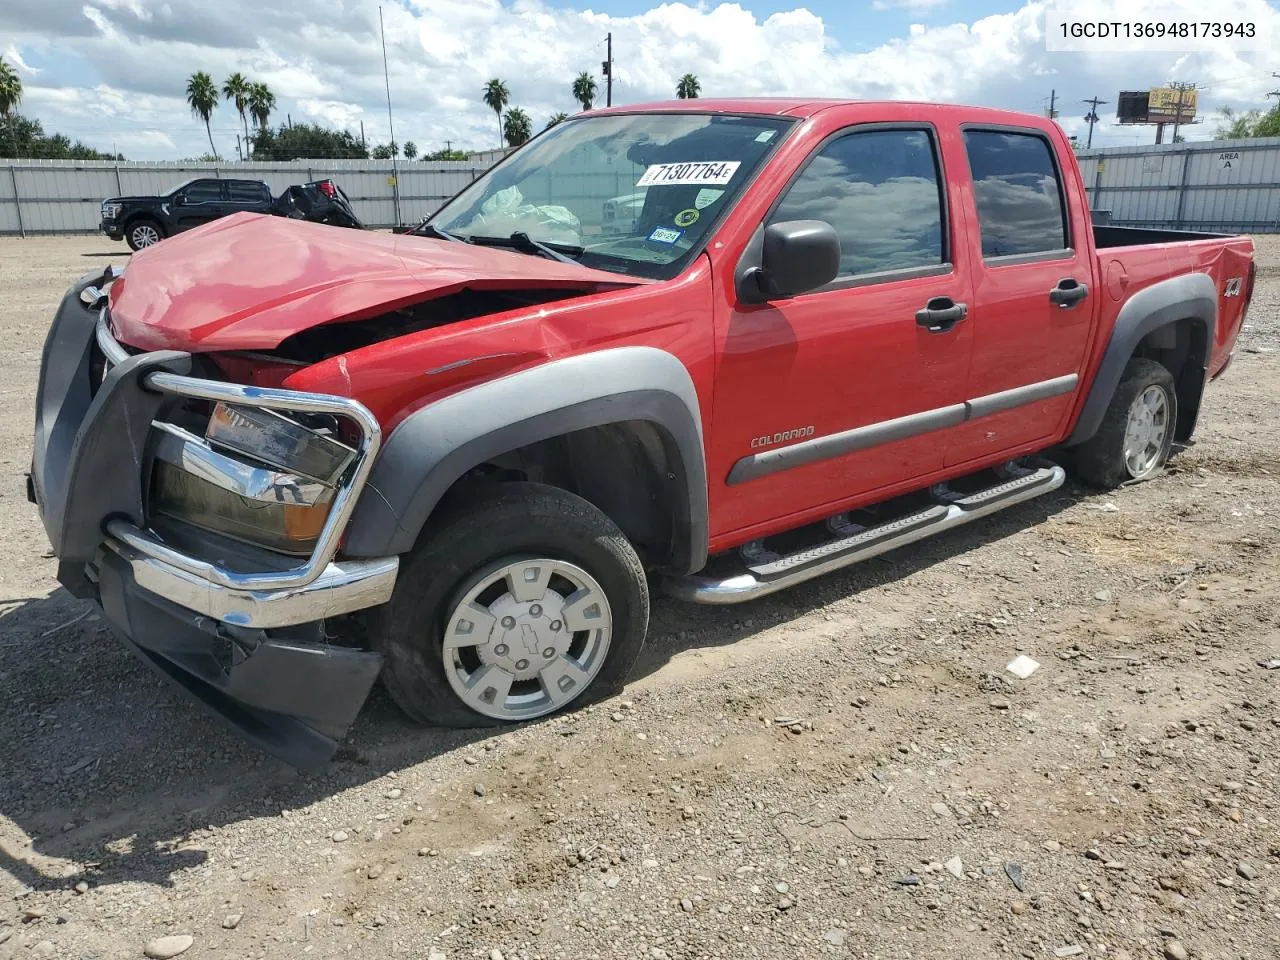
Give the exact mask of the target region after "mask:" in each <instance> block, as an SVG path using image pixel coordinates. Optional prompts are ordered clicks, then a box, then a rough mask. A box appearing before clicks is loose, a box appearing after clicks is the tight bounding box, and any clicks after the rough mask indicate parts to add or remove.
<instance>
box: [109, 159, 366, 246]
mask: <svg viewBox="0 0 1280 960" xmlns="http://www.w3.org/2000/svg"><path fill="white" fill-rule="evenodd" d="M236 213H271V214H275V215H276V216H280V217H288V218H290V219H293V220H308V221H310V222H312V223H324V224H328V225H330V226H335V227H351V228H355V229H364V224H363V223H361V222H360V218H359V217H357V216H356V213H355V210H353V209H352V207H351V201H350V200H349V199H348V197H347V195H346V193H345V192H343V190H342V188H341V187H339V186H338V185H337V184H336V183H334V181H333V180H329V179H325V180H312V181H310V182H308V183H303V184H295V185H294V186H291V187H288V188H287V189H286V190H285V191H284V192H283V193H281V194H280V196H279V197H273V196H272V194H271V188H270V187H269V186H268V185H267V183H266V181H265V180H246V179H237V178H225V177H198V178H196V179H194V180H185V181H183V182H182V183H180V184H178V185H177V186H176V187H174V188H173V189H172V190H170V191H169V192H168V193H165V194H162V195H160V196H154V197H151V196H133V197H111V198H110V199H107V200H104V201H102V219H101V221H100V222H99V223H98V229H99V230H100V231H101V232H102V233H104V234H106V235H107V236H108V237H110V238H111V239H112V240H124V241H125V242H126V243H127V244H128V245H129V249H130V250H141V249H143V248H144V247H150V246H153V245H154V244H157V243H159V242H160V241H161V240H163V239H165V238H166V237H172V236H174V235H176V234H179V233H184V232H186V231H187V230H193V229H195V228H196V227H201V226H204V225H205V224H207V223H213V222H214V221H215V220H221V219H223V218H224V217H229V216H231V215H233V214H236Z"/></svg>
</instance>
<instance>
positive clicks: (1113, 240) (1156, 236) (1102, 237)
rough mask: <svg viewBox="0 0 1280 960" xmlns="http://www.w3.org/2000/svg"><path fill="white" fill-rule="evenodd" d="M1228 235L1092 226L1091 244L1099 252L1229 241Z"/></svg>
mask: <svg viewBox="0 0 1280 960" xmlns="http://www.w3.org/2000/svg"><path fill="white" fill-rule="evenodd" d="M1231 238H1232V234H1229V233H1199V232H1197V231H1194V230H1156V229H1150V228H1147V227H1113V226H1111V225H1109V224H1097V223H1095V224H1094V225H1093V243H1094V246H1095V247H1097V249H1099V250H1107V249H1110V248H1112V247H1140V246H1147V245H1149V244H1153V243H1189V242H1191V241H1193V240H1229V239H1231Z"/></svg>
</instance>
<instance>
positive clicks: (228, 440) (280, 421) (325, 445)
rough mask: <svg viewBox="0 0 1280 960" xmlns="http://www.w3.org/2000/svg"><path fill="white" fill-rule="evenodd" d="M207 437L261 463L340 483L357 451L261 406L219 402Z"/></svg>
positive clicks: (206, 432)
mask: <svg viewBox="0 0 1280 960" xmlns="http://www.w3.org/2000/svg"><path fill="white" fill-rule="evenodd" d="M205 438H206V439H207V440H208V441H209V442H210V443H211V444H213V445H214V446H220V447H224V448H226V449H227V450H232V451H235V452H236V453H240V454H243V455H244V456H247V457H252V458H253V459H254V460H257V461H259V462H260V463H265V464H267V465H268V466H271V467H276V468H278V469H280V470H288V471H289V472H291V473H298V474H301V475H302V476H304V477H310V478H312V479H313V480H319V481H320V482H321V483H323V484H326V485H327V486H330V487H336V486H337V485H338V484H339V483H340V482H341V480H342V475H343V473H345V472H346V469H347V467H349V466H350V465H351V461H352V460H354V459H355V456H356V452H355V451H354V450H353V449H351V447H349V446H347V445H346V444H345V443H341V442H339V441H338V440H336V439H334V438H333V437H332V436H327V435H326V434H324V433H321V432H318V431H317V430H313V429H311V428H310V427H306V426H303V425H302V424H301V423H298V422H296V421H294V420H290V419H288V418H286V417H282V416H280V415H279V414H278V413H272V412H271V411H270V410H264V409H262V408H260V407H240V406H231V405H230V404H226V403H219V404H218V405H217V406H215V407H214V408H213V416H211V417H210V418H209V426H208V428H207V429H206V431H205Z"/></svg>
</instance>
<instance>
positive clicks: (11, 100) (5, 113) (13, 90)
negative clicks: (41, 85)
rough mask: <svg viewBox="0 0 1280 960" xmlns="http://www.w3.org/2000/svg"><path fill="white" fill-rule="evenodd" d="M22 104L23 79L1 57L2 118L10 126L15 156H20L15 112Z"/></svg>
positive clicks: (0, 91) (10, 136)
mask: <svg viewBox="0 0 1280 960" xmlns="http://www.w3.org/2000/svg"><path fill="white" fill-rule="evenodd" d="M21 102H22V78H21V77H20V76H18V72H17V71H16V70H14V69H13V67H11V66H9V65H8V64H7V63H5V62H4V57H0V116H2V117H4V118H5V120H6V121H7V122H8V124H9V139H11V140H12V141H13V155H14V156H15V157H17V155H18V135H17V132H16V131H15V129H14V126H13V111H14V110H15V109H17V106H18V104H19V103H21Z"/></svg>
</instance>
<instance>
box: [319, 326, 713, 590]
mask: <svg viewBox="0 0 1280 960" xmlns="http://www.w3.org/2000/svg"><path fill="white" fill-rule="evenodd" d="M628 420H642V421H647V422H649V423H653V424H655V425H656V426H658V427H660V428H661V429H662V430H663V432H664V434H665V435H666V436H667V437H668V438H670V441H671V443H672V446H673V447H674V450H673V451H671V453H672V454H674V456H673V457H672V463H673V465H674V468H675V469H677V470H678V471H679V472H678V474H677V475H676V476H675V477H674V478H673V481H674V482H676V483H677V484H678V488H679V491H680V493H681V494H682V501H683V502H682V503H681V505H680V508H679V509H681V510H682V511H683V513H684V516H683V517H681V518H679V519H680V520H682V521H683V522H684V524H683V525H684V526H685V531H686V534H687V538H688V540H687V543H688V547H687V549H686V550H685V551H684V553H685V556H683V557H681V558H680V566H682V567H683V566H686V565H687V566H688V569H689V571H690V572H692V571H695V570H698V569H700V568H701V567H702V566H703V564H704V563H705V562H706V556H707V473H706V459H705V455H704V447H703V438H702V416H701V412H700V408H699V404H698V395H697V391H696V390H695V389H694V386H693V380H692V379H691V378H690V376H689V371H688V370H686V369H685V366H684V364H683V363H681V362H680V361H679V360H678V359H677V358H676V357H674V356H673V355H672V354H670V353H667V352H666V351H665V350H659V349H657V348H654V347H639V346H636V347H617V348H613V349H609V350H602V351H599V352H597V353H588V354H581V355H578V356H574V357H567V358H565V359H562V360H553V361H551V362H549V363H546V364H543V365H542V366H539V367H534V368H533V369H530V370H524V371H521V372H519V373H514V374H511V375H509V376H505V377H502V378H500V379H497V380H492V381H490V382H488V383H483V384H479V385H478V386H474V387H470V388H468V389H466V390H463V391H461V392H459V393H455V394H453V395H451V396H448V397H445V398H444V399H443V400H440V401H438V402H436V403H431V404H428V405H427V406H425V407H423V408H422V409H421V410H418V411H416V412H414V413H412V414H410V415H409V416H408V417H406V418H405V420H404V421H403V422H402V423H401V424H400V425H399V426H397V427H396V428H395V430H394V431H393V432H392V434H391V436H390V437H389V438H388V439H387V441H386V443H385V444H384V445H383V448H382V451H381V453H380V454H379V455H378V459H377V461H376V462H375V464H374V467H373V472H372V474H371V475H370V477H369V481H368V483H367V484H366V486H365V490H364V492H363V493H362V494H361V496H360V501H359V503H358V504H357V505H356V509H355V513H354V514H353V515H352V517H351V521H350V524H349V525H348V528H347V529H348V534H347V543H346V546H345V548H344V553H345V554H346V555H348V556H352V557H379V556H387V555H389V554H402V553H406V552H408V551H409V550H411V549H412V548H413V545H414V543H415V542H416V540H417V538H418V534H419V533H420V532H421V530H422V528H423V525H424V524H425V523H426V521H427V518H428V517H429V516H430V515H431V512H432V510H434V509H435V507H436V505H437V504H438V503H439V502H440V499H441V498H442V497H443V496H444V495H445V493H446V491H448V489H449V488H450V487H451V486H452V485H453V484H454V482H456V481H457V480H458V479H459V478H460V477H462V476H463V475H464V474H465V473H466V472H467V471H468V470H471V469H472V468H474V467H476V466H479V465H480V464H482V463H485V462H486V461H489V460H492V459H494V458H496V457H498V456H500V455H501V454H504V453H508V452H510V451H512V450H516V449H518V448H520V447H524V446H527V445H529V444H531V443H537V442H538V441H541V440H549V439H551V438H552V437H557V436H560V435H562V434H566V433H571V432H573V431H575V430H584V429H587V428H590V427H600V426H605V425H607V424H611V423H622V422H624V421H628Z"/></svg>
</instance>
